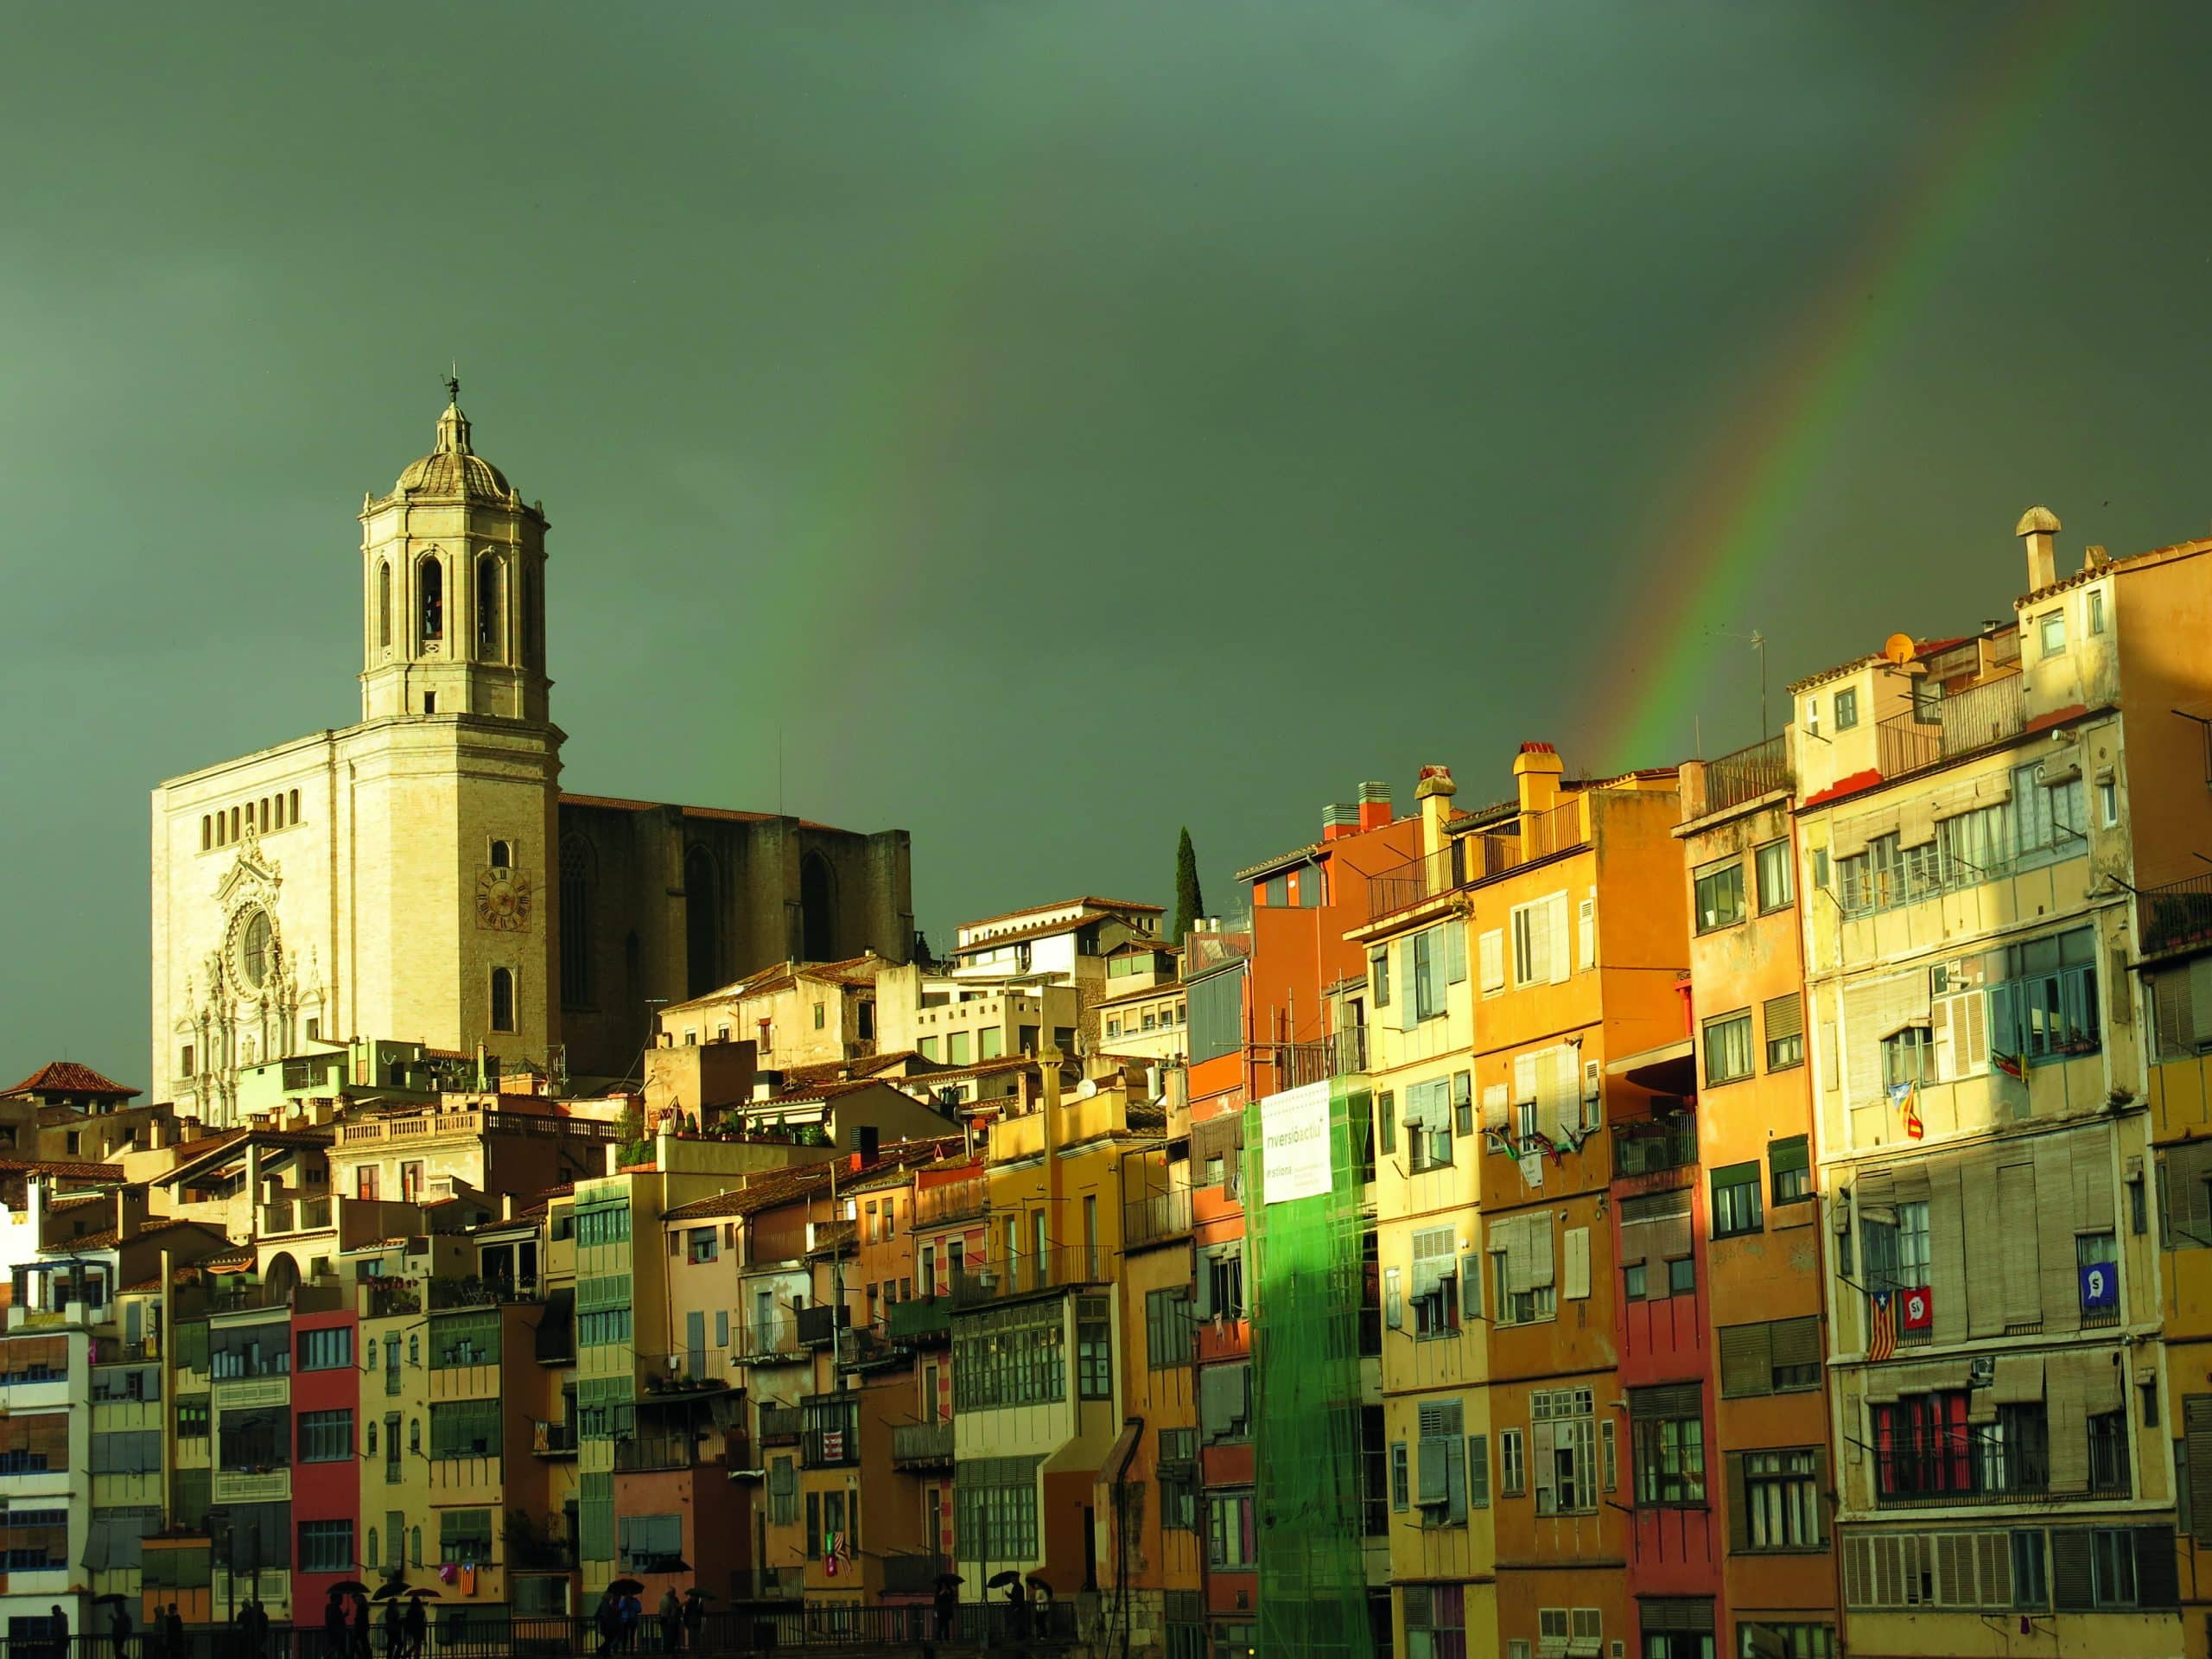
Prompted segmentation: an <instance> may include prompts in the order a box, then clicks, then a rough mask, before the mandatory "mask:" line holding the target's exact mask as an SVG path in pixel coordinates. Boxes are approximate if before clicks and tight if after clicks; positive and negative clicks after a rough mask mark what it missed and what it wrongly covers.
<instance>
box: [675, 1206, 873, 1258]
mask: <svg viewBox="0 0 2212 1659" xmlns="http://www.w3.org/2000/svg"><path fill="white" fill-rule="evenodd" d="M868 1209H869V1211H871V1212H873V1211H874V1209H875V1206H874V1205H872V1204H871V1205H868ZM673 1242H674V1241H673V1240H671V1243H673ZM684 1243H685V1249H684V1259H685V1260H686V1261H687V1262H690V1264H691V1265H692V1266H693V1267H697V1266H699V1265H700V1264H701V1263H702V1262H712V1261H715V1260H716V1259H717V1258H718V1257H719V1256H720V1255H721V1239H720V1238H719V1237H718V1236H716V1235H715V1230H714V1229H713V1228H711V1227H694V1228H692V1229H691V1230H690V1231H689V1232H687V1233H686V1234H685V1235H684Z"/></svg>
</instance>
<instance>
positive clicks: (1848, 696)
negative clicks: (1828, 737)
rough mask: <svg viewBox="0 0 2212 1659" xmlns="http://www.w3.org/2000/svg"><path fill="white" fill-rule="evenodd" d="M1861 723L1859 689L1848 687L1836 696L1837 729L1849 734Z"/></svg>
mask: <svg viewBox="0 0 2212 1659" xmlns="http://www.w3.org/2000/svg"><path fill="white" fill-rule="evenodd" d="M1858 723H1859V689H1858V687H1856V686H1847V687H1845V688H1844V689H1843V690H1840V691H1839V692H1837V693H1836V694H1835V728H1836V730H1838V731H1839V732H1847V731H1849V730H1850V729H1851V728H1853V727H1854V726H1856V725H1857V724H1858Z"/></svg>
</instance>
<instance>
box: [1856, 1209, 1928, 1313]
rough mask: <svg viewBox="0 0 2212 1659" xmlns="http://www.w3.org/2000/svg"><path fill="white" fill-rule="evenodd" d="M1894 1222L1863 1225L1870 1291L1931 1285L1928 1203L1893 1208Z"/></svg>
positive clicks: (1868, 1219) (1868, 1221)
mask: <svg viewBox="0 0 2212 1659" xmlns="http://www.w3.org/2000/svg"><path fill="white" fill-rule="evenodd" d="M1893 1209H1894V1211H1895V1213H1896V1217H1897V1218H1896V1219H1895V1220H1894V1221H1882V1220H1879V1219H1878V1218H1873V1217H1866V1218H1862V1219H1861V1220H1860V1222H1859V1234H1860V1243H1861V1245H1862V1247H1863V1249H1864V1251H1865V1257H1866V1260H1865V1268H1866V1284H1867V1287H1868V1288H1869V1289H1870V1290H1920V1289H1923V1288H1924V1287H1926V1286H1927V1283H1928V1203H1927V1200H1926V1199H1924V1198H1923V1199H1921V1200H1919V1201H1918V1202H1916V1203H1910V1204H1900V1205H1895V1206H1893Z"/></svg>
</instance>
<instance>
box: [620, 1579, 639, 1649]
mask: <svg viewBox="0 0 2212 1659" xmlns="http://www.w3.org/2000/svg"><path fill="white" fill-rule="evenodd" d="M621 1611H622V1639H621V1643H620V1646H621V1649H622V1651H623V1652H625V1653H635V1652H636V1651H637V1650H638V1625H639V1623H640V1621H642V1620H643V1619H644V1618H645V1603H644V1602H642V1601H639V1599H638V1598H637V1597H636V1595H635V1594H630V1595H626V1596H624V1597H623V1598H622V1610H621Z"/></svg>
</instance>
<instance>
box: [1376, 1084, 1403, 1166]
mask: <svg viewBox="0 0 2212 1659" xmlns="http://www.w3.org/2000/svg"><path fill="white" fill-rule="evenodd" d="M1375 1135H1376V1145H1377V1146H1378V1147H1380V1148H1381V1149H1382V1155H1383V1157H1385V1158H1388V1157H1389V1156H1391V1155H1392V1154H1394V1153H1395V1152H1396V1151H1397V1150H1398V1097H1397V1096H1396V1095H1395V1094H1394V1093H1393V1092H1392V1091H1391V1090H1388V1089H1385V1090H1383V1091H1382V1092H1381V1093H1380V1094H1378V1095H1376V1096H1375Z"/></svg>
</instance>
